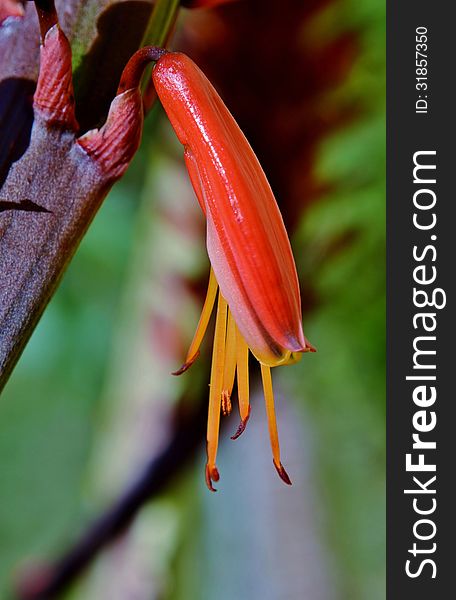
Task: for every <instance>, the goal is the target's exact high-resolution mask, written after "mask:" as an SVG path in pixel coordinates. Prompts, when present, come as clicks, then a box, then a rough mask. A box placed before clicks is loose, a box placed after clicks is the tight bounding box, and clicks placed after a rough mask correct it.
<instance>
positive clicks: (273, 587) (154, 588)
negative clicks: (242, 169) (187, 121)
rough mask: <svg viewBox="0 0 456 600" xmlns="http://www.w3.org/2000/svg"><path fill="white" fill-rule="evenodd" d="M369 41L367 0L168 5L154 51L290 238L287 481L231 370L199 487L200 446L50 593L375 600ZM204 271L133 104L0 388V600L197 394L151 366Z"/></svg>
mask: <svg viewBox="0 0 456 600" xmlns="http://www.w3.org/2000/svg"><path fill="white" fill-rule="evenodd" d="M384 30H385V14H384V5H383V3H382V2H381V1H380V0H364V1H363V2H362V3H360V2H355V0H333V1H330V0H327V1H324V2H323V1H316V0H313V1H312V2H310V1H309V2H297V1H295V2H293V1H291V0H288V1H287V2H285V3H284V5H283V6H281V7H277V6H274V3H273V2H271V3H268V2H266V3H260V4H259V3H258V2H239V3H233V4H232V5H231V4H230V5H228V6H225V7H222V8H220V9H216V10H212V11H205V10H197V11H196V10H195V11H186V10H184V11H182V13H181V15H180V19H179V23H178V27H177V32H176V36H175V38H174V41H173V46H174V47H175V48H179V49H185V51H187V52H188V53H189V54H190V55H191V56H192V57H194V58H195V59H196V60H197V62H198V64H200V65H201V67H202V68H203V70H205V71H206V72H207V73H208V75H209V76H210V77H211V79H212V80H213V81H214V83H215V84H216V85H217V87H218V88H219V90H220V92H221V94H222V96H223V97H224V99H225V101H226V103H227V105H228V106H229V108H230V109H231V110H232V111H233V113H234V114H235V116H236V117H237V118H238V120H239V122H240V123H241V126H242V127H243V129H244V130H245V132H246V134H247V137H248V138H249V140H250V141H251V143H252V145H253V147H254V149H255V150H256V151H257V153H258V155H259V157H260V160H261V161H262V163H263V165H264V167H265V171H266V173H267V174H268V176H269V177H270V179H271V184H272V186H273V188H274V191H275V192H276V196H277V198H278V201H279V203H280V204H281V208H282V211H283V214H284V218H285V220H286V222H287V225H288V226H289V229H290V231H291V232H292V244H293V248H294V251H295V256H296V261H297V265H298V270H299V274H300V279H301V285H302V291H303V303H304V329H305V332H306V336H307V337H308V338H309V339H310V340H311V341H312V343H313V344H314V345H315V346H316V347H317V349H318V352H317V354H315V355H311V356H307V355H306V356H304V357H303V360H302V361H301V362H300V363H299V364H298V365H295V366H292V367H287V368H283V369H277V370H276V371H274V372H273V376H274V387H275V391H276V395H277V400H276V403H277V405H278V424H279V434H280V439H281V446H282V454H283V461H284V464H285V465H286V467H287V470H288V472H289V473H290V476H291V478H292V479H293V484H294V485H293V487H291V488H287V487H285V486H283V484H282V483H281V482H280V480H279V479H278V478H277V475H276V473H275V471H274V469H273V467H272V464H271V459H270V450H269V445H268V436H267V425H266V422H265V416H264V409H263V406H262V398H261V393H258V392H257V391H255V387H256V385H257V383H258V381H257V380H255V377H254V379H253V382H254V384H253V389H252V395H253V408H252V417H251V420H250V422H249V425H248V427H247V430H246V432H245V434H244V435H243V436H241V438H240V439H239V440H238V441H236V442H232V441H231V440H230V439H229V435H231V433H232V431H234V430H235V428H236V426H237V420H236V418H237V417H236V416H235V415H233V417H232V418H231V419H230V422H229V424H228V425H227V427H225V428H224V429H223V430H222V443H221V448H220V457H219V460H218V466H219V469H220V472H221V481H220V482H219V486H218V489H219V491H218V493H217V494H210V493H209V492H208V491H207V489H206V487H205V483H204V448H203V445H201V448H200V450H199V452H198V453H197V455H196V456H194V457H193V458H192V460H190V462H189V463H188V464H185V465H183V466H182V468H181V469H180V471H179V472H178V475H177V476H176V477H175V478H174V479H173V481H172V483H171V485H170V486H169V487H168V488H167V491H166V492H165V493H163V494H160V496H159V497H156V498H154V499H153V500H151V501H150V502H148V503H147V504H146V505H145V506H144V507H143V509H142V510H141V511H140V512H139V514H138V516H137V517H136V518H135V519H134V521H133V523H132V526H131V527H130V528H129V529H128V530H127V531H126V532H125V533H124V534H123V535H122V536H121V538H120V539H119V540H118V541H116V542H115V543H114V544H111V545H110V546H109V547H108V549H106V550H104V551H103V552H102V553H100V555H99V557H98V558H97V560H96V561H95V562H94V563H93V565H91V567H90V568H89V569H88V570H87V571H86V572H85V573H84V575H83V576H82V577H80V578H79V580H78V581H77V583H76V584H75V585H73V586H72V588H71V589H70V591H69V592H68V593H67V594H66V595H65V596H64V597H66V598H72V599H74V600H82V599H85V600H92V599H93V600H95V599H96V600H98V599H100V600H105V599H106V600H107V599H110V600H111V599H112V600H117V599H119V600H121V599H122V600H128V599H130V598H131V599H135V600H146V599H155V598H160V599H167V600H168V599H173V600H178V599H179V600H183V599H185V600H200V599H201V600H203V599H208V600H209V599H210V600H215V599H217V600H225V598H226V599H228V598H230V599H231V598H242V599H244V598H245V599H249V600H250V599H252V600H257V599H258V600H259V599H260V598H261V599H262V600H263V599H266V600H269V599H270V600H282V599H290V600H295V599H296V600H298V599H305V600H367V599H368V600H376V599H380V598H384V597H385V579H384V568H385V564H384V557H385V531H384V529H385V489H384V468H385V465H384V461H385V456H384V442H385V439H384V437H385V436H384V428H385V424H384V419H385V408H384V396H385V362H384V361H385V357H384V350H385V254H384V244H385V204H384V192H385V190H384V169H385V118H384V96H385V92H384V90H385V73H384V69H385V47H384V35H385V31H384ZM246 32H247V33H246ZM282 50H283V51H284V52H285V53H288V54H287V58H286V59H283V54H282ZM263 59H264V60H263ZM207 274H208V261H207V258H206V253H205V248H204V223H203V219H202V217H201V215H200V214H199V207H198V206H197V203H196V201H195V199H194V197H193V192H192V190H191V188H190V184H189V182H188V180H187V176H186V172H185V169H184V166H183V160H182V150H181V148H180V146H179V145H178V143H177V142H176V140H175V138H174V134H173V133H172V131H171V130H170V128H169V126H168V124H167V122H166V121H165V119H164V116H163V114H162V112H161V110H160V108H158V107H157V108H156V109H154V111H153V113H152V114H151V115H150V116H149V118H148V120H147V123H146V128H145V133H144V138H143V142H142V146H141V149H140V151H139V153H138V155H137V156H136V158H135V160H134V162H133V164H132V166H131V167H130V169H129V170H128V172H127V174H126V176H125V177H124V179H123V180H122V181H121V182H119V183H118V184H117V185H116V186H115V187H114V189H113V190H112V192H111V193H110V195H109V197H108V198H107V199H106V201H105V203H104V205H103V207H102V209H101V210H100V212H99V214H98V215H97V217H96V219H95V221H94V223H93V225H92V227H91V228H90V230H89V232H88V234H87V236H86V238H85V239H84V241H83V243H82V245H81V247H80V249H79V251H78V253H77V255H76V257H75V258H74V260H73V262H72V263H71V265H70V267H69V269H68V272H67V274H66V276H65V278H64V281H63V282H62V284H61V286H60V288H59V290H58V292H57V294H56V296H55V297H54V299H53V300H52V302H51V304H50V305H49V307H48V309H47V311H46V313H45V315H44V317H43V318H42V320H41V322H40V324H39V326H38V328H37V330H36V331H35V333H34V335H33V337H32V339H31V341H30V343H29V345H28V346H27V349H26V351H25V352H24V355H23V357H22V359H21V361H20V363H19V365H18V366H17V368H16V370H15V372H14V374H13V376H12V377H11V380H10V382H9V383H8V385H7V387H6V389H5V392H4V393H3V395H2V398H1V402H0V489H1V500H0V597H2V598H3V597H5V598H6V597H8V595H9V594H10V592H11V589H12V587H13V586H14V585H15V582H17V581H18V580H19V579H20V578H21V577H23V576H24V573H26V572H28V571H29V569H30V568H35V565H37V564H41V563H43V562H44V563H45V562H46V561H52V560H53V559H54V558H55V557H57V556H58V555H59V554H60V553H61V552H62V551H64V550H65V549H66V548H67V547H68V546H69V545H70V544H71V542H72V541H74V540H75V539H76V538H77V537H78V535H79V534H80V533H81V532H82V531H83V530H84V528H85V527H86V526H87V524H88V523H90V522H91V520H92V519H93V518H94V517H96V515H97V514H99V513H101V512H103V510H105V509H106V508H107V507H108V506H109V505H110V503H111V502H112V501H113V500H114V499H115V498H116V497H118V495H119V494H120V493H121V491H122V490H123V489H125V487H126V486H128V484H129V483H130V482H131V481H133V480H134V479H135V477H136V475H137V473H138V472H140V471H141V468H142V467H143V466H144V464H145V463H146V462H147V460H148V459H149V458H150V457H151V456H154V453H157V452H159V450H160V448H161V447H162V446H163V444H164V443H166V440H167V439H168V438H169V436H171V435H172V416H171V410H172V407H173V406H175V405H176V403H177V402H178V401H179V398H181V396H182V395H184V394H185V393H187V391H188V390H193V391H194V392H195V390H196V392H197V393H198V394H199V396H200V397H202V396H205V395H206V394H207V379H206V377H207V368H205V367H204V364H202V365H201V364H200V365H195V368H194V370H193V371H192V370H191V371H189V372H188V373H187V374H186V375H184V376H182V377H181V378H180V379H176V378H173V377H171V376H170V375H169V373H170V371H172V370H174V369H175V368H176V367H177V366H179V364H180V362H181V360H182V358H183V356H184V354H185V351H186V346H187V344H188V343H189V341H190V339H191V335H192V333H193V329H194V327H195V325H196V322H197V319H198V311H199V308H200V305H201V291H202V290H203V287H204V284H205V282H206V279H207ZM207 337H208V339H207V340H206V342H207V343H206V346H207V348H206V355H207V353H208V352H210V337H211V335H208V336H207ZM205 360H207V359H206V358H205V356H202V357H201V359H200V362H203V363H204V361H205ZM252 371H253V373H255V372H256V371H255V366H253V367H252ZM255 381H256V383H255ZM196 392H195V393H196ZM202 399H203V400H204V401H205V397H204V398H202Z"/></svg>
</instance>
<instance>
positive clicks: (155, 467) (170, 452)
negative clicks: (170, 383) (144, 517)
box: [16, 399, 207, 600]
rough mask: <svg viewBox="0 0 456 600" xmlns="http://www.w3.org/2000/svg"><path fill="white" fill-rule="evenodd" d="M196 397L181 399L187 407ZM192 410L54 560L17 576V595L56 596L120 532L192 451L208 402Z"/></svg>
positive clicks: (36, 599) (23, 598)
mask: <svg viewBox="0 0 456 600" xmlns="http://www.w3.org/2000/svg"><path fill="white" fill-rule="evenodd" d="M194 402H195V400H194V399H192V400H188V401H182V404H181V406H184V407H186V408H187V411H188V406H189V404H191V403H193V404H194ZM199 404H200V405H199V407H198V408H197V410H196V411H194V412H192V413H191V414H188V412H186V413H184V411H183V410H180V411H178V412H177V414H176V415H175V428H174V433H173V434H172V437H171V440H170V441H169V443H168V444H167V446H166V447H165V448H164V450H163V451H162V453H161V454H160V455H158V456H156V457H154V458H153V459H152V460H151V461H150V462H149V464H148V465H147V466H146V467H145V469H144V471H143V472H142V473H141V474H140V476H139V477H138V479H137V480H136V482H135V483H133V485H132V486H131V487H130V488H129V489H127V490H126V491H125V492H124V493H123V494H122V495H121V496H120V498H119V499H118V500H117V501H116V502H114V504H113V505H112V507H111V508H109V509H108V510H107V511H106V512H105V513H104V514H103V515H101V516H100V518H99V519H97V520H95V521H94V522H93V523H92V525H90V526H89V528H88V529H87V531H86V532H85V533H83V535H82V536H81V537H80V539H79V540H78V541H77V542H76V543H75V544H74V546H73V547H71V548H70V549H69V550H68V551H67V552H66V553H65V554H64V555H63V556H62V557H61V558H59V559H58V560H56V562H55V563H54V564H50V565H46V566H40V567H39V568H36V569H34V570H33V574H32V573H30V574H29V575H28V576H25V577H24V578H23V579H22V580H21V581H19V583H18V586H17V591H16V599H17V600H48V599H49V600H50V599H52V598H57V597H59V595H60V594H61V593H62V592H63V591H64V590H65V589H66V588H68V586H69V585H70V584H72V583H73V582H74V581H75V580H76V579H77V577H78V576H79V575H80V574H81V572H82V571H83V570H84V569H85V568H86V567H87V566H88V565H89V564H90V563H91V561H92V560H93V559H94V558H95V557H96V556H97V554H98V553H99V552H100V550H102V549H103V548H104V547H105V546H106V545H107V544H109V543H110V542H111V541H113V540H114V539H115V538H116V537H117V536H118V535H119V534H121V533H122V532H123V531H124V530H125V528H126V527H128V525H129V524H130V523H131V521H132V519H133V518H134V517H135V515H136V514H137V513H138V511H139V510H140V508H141V507H142V506H144V504H145V503H146V502H147V501H149V500H150V499H152V498H154V497H156V496H157V495H158V494H160V493H161V492H163V490H164V489H165V488H166V487H167V485H168V484H169V483H170V482H171V481H172V480H173V478H174V477H175V476H176V475H177V474H178V473H179V472H181V471H182V469H183V467H184V466H185V465H186V464H187V462H188V461H189V459H192V458H193V457H194V456H195V452H196V450H197V449H198V448H199V447H200V445H201V443H202V441H203V439H204V434H205V423H206V416H207V413H206V403H205V402H200V403H199Z"/></svg>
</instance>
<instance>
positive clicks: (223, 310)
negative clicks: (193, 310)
mask: <svg viewBox="0 0 456 600" xmlns="http://www.w3.org/2000/svg"><path fill="white" fill-rule="evenodd" d="M227 311H228V307H227V304H226V300H225V299H224V298H223V296H222V294H220V293H219V298H218V304H217V320H216V322H215V336H214V349H213V351H212V365H211V382H210V390H209V413H208V417H207V464H206V483H207V487H208V488H209V489H210V490H211V491H212V492H215V489H214V487H213V486H212V481H218V479H219V473H218V471H217V467H216V464H215V461H216V457H217V447H218V438H219V426H220V404H221V399H222V386H223V372H224V363H225V343H226V320H227Z"/></svg>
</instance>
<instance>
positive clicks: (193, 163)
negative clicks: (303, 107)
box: [152, 52, 314, 490]
mask: <svg viewBox="0 0 456 600" xmlns="http://www.w3.org/2000/svg"><path fill="white" fill-rule="evenodd" d="M152 77H153V82H154V85H155V89H156V91H157V94H158V97H159V99H160V101H161V103H162V105H163V107H164V109H165V111H166V113H167V115H168V118H169V120H170V122H171V125H172V126H173V128H174V130H175V132H176V134H177V137H178V138H179V141H180V142H181V143H182V145H183V146H184V156H185V161H186V165H187V168H188V171H189V175H190V179H191V182H192V185H193V188H194V190H195V193H196V195H197V197H198V200H199V203H200V205H201V208H202V210H203V212H204V214H205V216H206V222H207V251H208V254H209V259H210V261H211V265H212V268H211V274H210V280H209V287H208V292H207V297H206V300H205V303H204V307H203V311H202V315H201V318H200V321H199V324H198V327H197V330H196V333H195V336H194V339H193V341H192V343H191V346H190V349H189V352H188V354H187V358H186V361H185V364H184V365H183V366H182V367H181V368H180V369H179V371H177V372H176V374H180V373H182V372H184V371H185V370H186V369H187V368H188V367H189V366H190V365H191V364H192V363H193V362H194V360H195V359H196V357H197V356H198V354H199V346H200V344H201V341H202V339H203V336H204V333H205V330H206V327H207V324H208V321H209V318H210V315H211V312H212V310H213V308H214V305H215V302H216V300H217V318H216V325H215V339H214V348H213V356H212V370H211V380H210V393H209V416H208V427H207V465H206V481H207V485H208V487H209V489H211V490H214V488H213V485H212V482H213V481H217V480H218V479H219V473H218V470H217V467H216V455H217V446H218V435H219V424H220V413H221V412H223V413H225V414H226V413H229V412H230V410H231V401H230V396H231V393H232V389H233V384H234V379H235V376H236V374H237V382H238V398H239V411H240V417H241V423H240V426H239V428H238V431H237V432H236V434H235V435H234V436H233V438H236V437H237V436H238V435H240V433H242V431H243V430H244V428H245V425H246V423H247V420H248V418H249V414H250V404H249V382H248V354H249V350H250V351H251V352H252V354H253V355H254V356H255V358H256V359H257V360H258V361H259V363H260V365H261V374H262V380H263V388H264V396H265V401H266V412H267V418H268V424H269V435H270V439H271V446H272V454H273V461H274V465H275V467H276V469H277V471H278V473H279V475H280V477H281V478H282V479H283V480H284V481H285V482H286V483H288V484H290V483H291V481H290V479H289V477H288V475H287V473H286V471H285V469H284V467H283V465H282V463H281V460H280V449H279V440H278V433H277V424H276V417H275V409H274V396H273V391H272V382H271V372H270V368H271V367H275V366H278V365H284V364H289V363H291V362H295V361H296V360H297V359H298V358H299V357H300V353H302V352H307V351H313V350H314V348H313V347H312V345H311V344H310V343H309V342H308V341H307V339H306V338H305V337H304V333H303V330H302V321H301V298H300V292H299V284H298V277H297V273H296V266H295V262H294V259H293V254H292V251H291V247H290V242H289V239H288V236H287V233H286V230H285V226H284V224H283V220H282V216H281V214H280V211H279V208H278V206H277V203H276V201H275V198H274V195H273V193H272V191H271V188H270V186H269V183H268V181H267V179H266V176H265V174H264V172H263V170H262V168H261V165H260V163H259V162H258V160H257V158H256V156H255V154H254V152H253V150H252V148H251V147H250V145H249V143H248V141H247V140H246V138H245V136H244V135H243V133H242V132H241V130H240V129H239V127H238V125H237V123H236V122H235V120H234V118H233V117H232V115H231V114H230V112H229V111H228V109H227V108H226V106H225V105H224V103H223V101H222V100H221V98H220V97H219V95H218V94H217V92H216V91H215V89H214V87H213V86H212V85H211V84H210V82H209V81H208V79H207V78H206V76H205V75H204V74H203V73H202V71H201V70H200V69H199V68H198V67H197V66H196V65H195V64H194V63H193V62H192V61H191V60H190V58H188V57H187V56H186V55H184V54H181V53H175V52H168V53H164V54H162V56H160V58H159V59H158V61H157V62H156V65H155V67H154V70H153V74H152ZM217 291H218V299H217Z"/></svg>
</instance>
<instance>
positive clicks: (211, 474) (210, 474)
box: [206, 465, 220, 492]
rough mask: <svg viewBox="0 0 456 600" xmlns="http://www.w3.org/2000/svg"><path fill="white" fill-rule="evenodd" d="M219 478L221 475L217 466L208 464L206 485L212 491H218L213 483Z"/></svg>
mask: <svg viewBox="0 0 456 600" xmlns="http://www.w3.org/2000/svg"><path fill="white" fill-rule="evenodd" d="M219 479H220V475H219V472H218V470H217V467H215V466H214V467H210V466H209V465H206V485H207V487H208V488H209V490H210V491H211V492H216V491H217V490H216V489H215V487H214V486H213V485H212V482H213V481H218V480H219Z"/></svg>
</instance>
